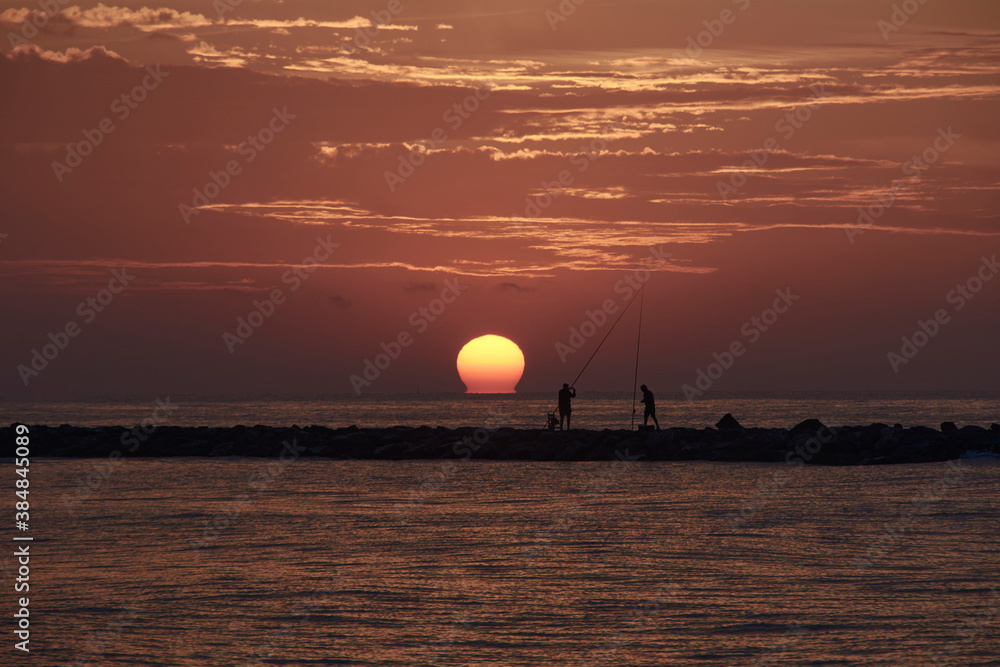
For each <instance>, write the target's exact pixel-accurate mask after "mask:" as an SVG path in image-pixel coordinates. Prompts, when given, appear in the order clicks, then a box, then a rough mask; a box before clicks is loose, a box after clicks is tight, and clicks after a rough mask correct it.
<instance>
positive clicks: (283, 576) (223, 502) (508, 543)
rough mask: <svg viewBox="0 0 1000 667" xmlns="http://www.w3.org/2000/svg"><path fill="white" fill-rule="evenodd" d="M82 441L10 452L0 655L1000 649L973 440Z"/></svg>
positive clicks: (330, 657)
mask: <svg viewBox="0 0 1000 667" xmlns="http://www.w3.org/2000/svg"><path fill="white" fill-rule="evenodd" d="M102 465H104V462H101V461H95V460H59V459H45V458H39V459H35V460H34V461H33V462H32V463H31V496H30V497H31V502H32V511H31V528H30V531H28V532H27V533H22V534H28V535H30V536H32V537H33V538H34V541H33V542H31V543H30V544H31V547H30V548H31V575H30V577H31V579H30V585H31V590H30V594H29V597H30V600H31V601H30V609H31V632H32V634H31V644H30V646H31V654H30V655H27V656H21V655H16V656H15V655H12V654H13V653H14V649H13V648H12V644H13V641H14V640H13V638H12V634H11V632H10V622H9V621H8V623H7V624H6V625H7V626H8V632H7V633H5V634H6V636H7V639H6V642H7V645H6V646H4V648H3V655H4V656H5V657H4V658H3V664H15V663H16V664H31V665H86V664H89V665H111V666H119V665H120V666H125V665H128V666H134V665H154V666H156V665H163V666H167V665H171V666H178V665H179V666H192V667H194V666H198V667H201V666H204V665H359V666H361V665H456V666H457V665H468V666H472V665H487V666H497V667H501V666H503V667H510V666H521V665H525V666H527V665H556V666H560V665H594V666H596V665H702V666H705V667H710V666H719V667H731V666H733V665H779V664H780V665H886V666H888V665H892V666H899V665H944V664H949V665H996V664H998V660H1000V658H998V656H1000V593H998V591H1000V568H998V565H997V539H998V534H1000V533H998V530H997V526H998V525H1000V493H998V492H1000V460H997V459H996V458H992V457H983V458H976V459H969V460H961V461H959V462H958V463H954V462H952V463H950V464H945V463H934V464H924V465H898V466H873V467H851V468H831V467H815V468H814V467H802V468H797V467H793V466H788V465H784V464H737V463H699V462H650V463H644V462H641V461H619V462H616V463H610V462H609V463H594V462H576V463H525V462H483V461H475V460H472V461H465V462H461V461H453V462H446V461H412V462H410V461H406V462H386V461H316V460H305V459H301V460H293V459H289V460H288V461H287V462H285V463H281V462H278V461H274V460H257V459H210V460H209V459H128V460H123V461H121V462H120V463H119V464H117V465H116V466H113V467H112V468H110V469H103V470H102V469H101V466H102ZM3 468H4V469H3V473H2V475H0V477H2V479H3V480H5V484H8V485H11V484H12V480H13V479H14V474H13V472H12V466H11V465H9V462H8V461H5V462H4V466H3ZM94 474H97V475H98V477H97V478H94V479H99V480H100V481H99V482H98V483H97V484H96V485H94V486H92V487H90V492H89V495H88V496H87V497H86V498H84V499H82V500H80V501H79V502H77V503H75V504H74V503H71V502H69V499H71V498H73V497H78V496H77V495H76V494H74V491H73V490H74V489H75V488H76V487H77V486H78V485H80V484H86V482H85V481H84V480H86V479H87V478H89V477H92V476H93V475H94ZM8 534H9V533H8ZM8 539H9V538H8ZM9 544H15V543H9ZM16 544H23V543H16ZM12 551H13V548H12V547H11V548H9V549H6V550H5V552H6V553H5V555H4V556H3V557H0V567H2V568H3V570H4V579H5V582H7V584H8V585H5V586H4V589H5V590H6V591H8V593H7V601H6V602H5V603H4V607H5V608H6V609H7V613H8V614H10V613H11V609H12V606H11V605H12V603H11V599H12V598H13V597H14V595H13V593H11V592H10V591H11V589H12V587H11V586H10V585H9V584H10V580H11V579H12V578H13V577H14V571H15V568H16V567H17V565H16V564H15V563H14V559H13V557H12V556H11V555H10V554H11V552H12ZM8 618H10V617H9V616H8ZM8 659H10V661H9V662H8Z"/></svg>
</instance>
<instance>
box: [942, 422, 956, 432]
mask: <svg viewBox="0 0 1000 667" xmlns="http://www.w3.org/2000/svg"><path fill="white" fill-rule="evenodd" d="M957 430H958V427H957V426H955V422H941V432H942V433H953V432H955V431H957Z"/></svg>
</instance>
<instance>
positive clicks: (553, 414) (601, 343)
mask: <svg viewBox="0 0 1000 667" xmlns="http://www.w3.org/2000/svg"><path fill="white" fill-rule="evenodd" d="M645 288H646V286H645V285H643V286H642V287H640V288H639V291H637V292H636V293H635V294H633V295H632V298H631V299H629V302H628V303H627V304H625V308H624V309H623V310H622V312H621V315H619V316H618V319H616V320H615V321H614V323H613V324H612V325H611V328H610V329H608V333H606V334H604V338H602V339H601V342H600V343H598V344H597V347H596V348H595V349H594V352H593V353H592V354H591V355H590V358H589V359H587V363H585V364H584V365H583V368H581V369H580V372H579V373H578V374H577V376H576V378H575V379H574V380H573V382H572V383H571V384H570V387H573V388H574V389H575V388H576V383H577V382H578V381H579V380H580V378H581V377H582V376H583V372H584V371H585V370H587V366H589V365H590V362H591V361H593V360H594V357H596V356H597V353H598V351H600V349H601V346H603V345H604V341H606V340H607V339H608V336H610V335H611V332H612V331H614V330H615V327H616V326H618V323H619V322H621V320H622V318H623V317H625V313H627V312H628V309H629V307H630V306H631V305H632V303H633V302H634V301H635V299H636V297H638V296H639V295H641V294H642V293H643V290H645ZM641 303H642V300H641V299H640V311H639V326H640V327H642V310H641ZM638 355H639V352H638V350H636V370H635V372H636V377H638V375H639V366H638V364H639V361H638ZM557 409H558V406H557ZM632 410H633V412H634V411H635V386H634V384H633V387H632ZM554 419H555V411H553V412H550V413H549V428H550V429H551V428H554V426H553V425H552V424H553V420H554ZM634 420H635V417H634V415H633V421H634Z"/></svg>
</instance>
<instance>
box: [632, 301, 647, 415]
mask: <svg viewBox="0 0 1000 667" xmlns="http://www.w3.org/2000/svg"><path fill="white" fill-rule="evenodd" d="M645 289H646V286H645V285H643V286H642V287H640V288H639V294H642V292H643V290H645ZM645 298H646V297H644V296H642V297H640V298H639V331H637V332H636V334H635V375H634V376H632V424H631V426H629V430H630V431H631V430H632V429H634V428H635V386H636V383H638V382H639V342H640V341H641V340H642V302H643V300H644V299H645ZM646 407H649V406H648V405H647V406H646Z"/></svg>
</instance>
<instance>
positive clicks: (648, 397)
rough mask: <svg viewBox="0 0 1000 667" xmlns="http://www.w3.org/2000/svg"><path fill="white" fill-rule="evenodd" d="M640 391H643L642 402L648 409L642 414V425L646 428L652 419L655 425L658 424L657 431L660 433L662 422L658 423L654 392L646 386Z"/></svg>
mask: <svg viewBox="0 0 1000 667" xmlns="http://www.w3.org/2000/svg"><path fill="white" fill-rule="evenodd" d="M632 386H633V387H634V386H635V385H632ZM639 389H642V402H643V403H645V404H646V409H645V411H644V412H643V413H642V425H643V426H646V425H647V424H648V423H649V418H650V417H652V418H653V423H654V424H656V430H657V431H659V430H660V422H658V421H656V402H655V401H654V400H653V392H651V391H650V390H649V388H648V387H647V386H646V385H642V386H641V387H639ZM632 400H635V399H632Z"/></svg>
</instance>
